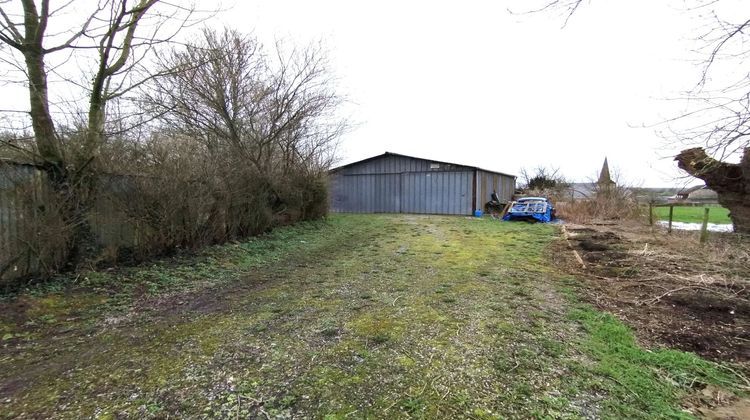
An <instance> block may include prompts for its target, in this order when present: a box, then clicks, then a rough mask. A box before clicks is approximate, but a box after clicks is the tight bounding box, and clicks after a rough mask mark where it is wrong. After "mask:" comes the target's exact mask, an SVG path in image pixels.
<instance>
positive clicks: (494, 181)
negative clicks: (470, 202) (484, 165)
mask: <svg viewBox="0 0 750 420" xmlns="http://www.w3.org/2000/svg"><path fill="white" fill-rule="evenodd" d="M515 189H516V181H515V178H513V177H510V176H505V175H501V174H496V173H493V172H487V171H483V170H481V169H478V170H477V196H476V202H475V203H474V205H475V208H478V209H484V205H485V204H486V203H487V202H488V201H490V198H491V197H492V191H495V192H496V193H497V196H498V198H499V199H500V201H501V202H503V203H507V202H509V201H510V200H511V199H512V198H513V192H514V191H515Z"/></svg>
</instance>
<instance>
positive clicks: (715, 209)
mask: <svg viewBox="0 0 750 420" xmlns="http://www.w3.org/2000/svg"><path fill="white" fill-rule="evenodd" d="M709 209H710V210H709V212H708V223H732V220H730V219H729V210H728V209H725V208H724V207H719V206H711V207H709ZM654 215H655V217H656V218H657V219H660V220H669V207H654ZM672 220H673V221H675V222H685V223H703V207H674V214H673V216H672Z"/></svg>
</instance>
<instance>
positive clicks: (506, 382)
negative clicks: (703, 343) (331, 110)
mask: <svg viewBox="0 0 750 420" xmlns="http://www.w3.org/2000/svg"><path fill="white" fill-rule="evenodd" d="M556 237H557V236H556V231H555V229H554V228H553V227H550V226H545V225H527V224H510V223H498V222H494V221H490V220H474V219H464V218H444V217H421V216H340V217H334V218H332V219H331V220H330V221H329V222H327V223H324V224H313V225H308V226H303V227H298V228H294V229H288V230H285V231H280V232H279V233H277V234H276V235H275V236H274V237H272V238H269V239H267V240H255V241H251V242H248V243H246V244H238V245H227V246H223V247H216V248H215V249H213V250H211V251H208V252H206V253H205V254H202V256H201V257H200V258H198V259H193V260H190V261H183V262H176V263H166V262H165V263H160V264H155V265H153V266H151V267H146V268H138V269H131V270H126V271H124V272H120V273H114V274H106V273H105V274H98V275H99V276H101V277H97V275H95V274H92V275H90V276H89V277H90V278H88V280H87V281H89V284H87V285H86V287H82V288H80V290H78V291H75V292H70V293H68V294H65V293H62V292H54V291H45V292H43V293H42V292H39V293H36V295H34V294H29V295H23V296H21V297H17V298H14V299H12V300H9V301H8V302H6V303H5V306H4V307H3V309H4V311H3V313H2V316H1V317H0V322H1V323H0V327H2V328H3V329H4V331H5V335H6V338H7V339H6V340H4V341H3V343H4V344H3V347H2V350H1V352H0V401H1V402H2V405H0V417H7V418H12V417H26V418H28V417H62V418H80V417H84V416H86V417H89V416H93V417H98V418H119V417H139V418H143V417H154V418H163V417H167V416H169V417H207V418H216V417H219V418H288V417H313V418H328V419H335V418H342V419H343V418H414V417H417V418H496V417H502V418H508V417H524V418H527V417H548V418H561V417H570V418H578V417H623V416H627V417H651V416H676V417H681V416H685V417H686V416H687V413H685V412H684V411H681V409H680V407H679V404H678V402H679V398H680V397H681V396H682V395H683V394H684V393H685V391H686V390H687V386H688V384H690V385H693V384H695V383H696V382H697V383H717V384H723V385H725V386H727V387H730V388H731V387H732V386H733V385H732V384H733V379H732V378H731V377H730V376H727V375H726V374H724V373H722V372H721V371H719V370H718V369H717V368H716V367H715V366H713V365H711V364H709V363H707V362H704V361H702V360H700V359H698V358H696V357H694V356H691V355H687V354H684V353H679V352H664V351H656V352H652V353H647V352H645V351H643V350H641V349H639V348H638V347H637V346H636V345H635V344H634V342H633V339H632V336H631V335H630V333H629V331H628V330H627V329H626V328H624V327H623V326H622V325H621V324H619V322H617V321H615V320H614V319H613V318H612V317H609V316H604V315H602V314H600V313H598V312H595V311H593V310H592V309H590V308H588V307H586V306H580V305H578V304H577V303H576V302H575V297H574V292H573V291H572V289H571V287H573V286H575V284H576V282H575V280H574V279H571V278H568V277H566V276H564V275H562V274H560V273H559V272H558V271H557V270H556V269H555V268H554V267H553V266H552V264H553V263H552V262H551V261H552V260H551V259H550V258H549V252H550V251H554V250H555V249H556V248H555V247H554V242H555V240H556ZM113 280H118V281H120V283H121V284H122V286H121V287H120V288H119V289H117V290H114V291H113V290H109V289H107V288H106V287H105V286H103V285H104V284H110V283H112V282H113ZM97 285H98V286H97ZM144 289H145V292H144ZM134 299H135V300H134ZM19 302H22V303H24V305H21V306H19ZM71 302H75V303H76V304H75V305H72V304H71ZM13 305H16V306H13ZM102 306H104V307H105V308H107V309H106V310H102V309H101V308H102ZM12 308H16V311H17V312H18V313H21V315H22V316H21V315H18V314H15V315H12V314H11V313H10V312H9V311H10V310H11V309H12ZM45 320H46V321H45ZM690 381H692V382H690Z"/></svg>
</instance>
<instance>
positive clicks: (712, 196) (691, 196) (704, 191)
mask: <svg viewBox="0 0 750 420" xmlns="http://www.w3.org/2000/svg"><path fill="white" fill-rule="evenodd" d="M671 201H687V202H698V203H716V202H718V201H719V195H718V194H717V193H716V191H714V190H712V189H710V188H708V187H707V186H705V185H698V186H695V187H690V188H686V189H684V190H681V191H679V192H678V193H677V194H675V196H674V197H673V198H672V200H671Z"/></svg>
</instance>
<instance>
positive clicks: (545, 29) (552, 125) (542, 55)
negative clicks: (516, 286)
mask: <svg viewBox="0 0 750 420" xmlns="http://www.w3.org/2000/svg"><path fill="white" fill-rule="evenodd" d="M523 3H524V2H522V1H515V2H512V1H511V2H508V1H464V2H458V1H408V2H405V1H378V2H367V3H364V2H352V1H343V0H342V1H334V0H330V1H322V0H321V1H305V0H253V1H241V2H237V3H235V4H233V5H232V4H227V3H225V4H224V6H225V7H227V8H228V9H229V10H227V11H226V12H224V13H222V14H221V15H220V16H219V17H218V20H219V21H220V22H222V23H224V24H227V25H230V26H232V27H235V28H238V29H240V30H243V31H252V32H254V33H255V35H257V36H258V37H259V38H261V39H262V40H265V41H266V42H273V39H274V37H276V38H283V39H285V40H291V41H294V42H298V43H306V42H314V41H315V40H323V42H324V45H325V46H326V48H327V49H328V51H329V57H330V59H331V64H332V69H333V70H334V72H335V74H336V76H337V77H338V79H339V86H340V90H341V92H342V93H343V94H345V95H346V96H347V98H348V99H349V103H348V104H347V106H346V110H345V111H346V112H347V113H348V114H349V115H350V116H351V118H352V120H353V121H354V122H356V123H357V127H356V129H355V130H353V131H352V132H350V133H348V134H347V135H346V136H345V137H344V138H343V139H342V145H341V149H340V152H341V153H340V155H341V158H342V163H346V162H351V161H354V160H358V159H362V158H366V157H369V156H371V155H374V154H379V153H382V152H384V151H386V150H387V151H392V152H398V153H404V154H413V155H418V156H425V157H428V158H433V159H437V160H448V161H457V162H463V163H470V164H475V165H478V166H482V167H487V168H490V169H495V170H498V171H504V172H511V173H518V172H519V170H520V169H521V168H524V167H525V168H529V167H535V166H537V165H545V166H556V167H560V168H561V170H562V172H563V173H564V174H565V175H567V176H568V177H569V178H571V179H574V180H584V179H585V178H587V177H590V176H592V175H593V174H594V173H595V172H596V171H597V170H598V168H599V167H600V165H601V162H602V160H603V159H604V157H605V156H608V157H609V160H610V163H611V164H612V166H614V167H615V168H617V169H619V171H620V172H621V173H622V176H623V177H625V178H626V179H627V180H628V181H630V182H633V183H642V184H643V185H646V186H665V185H672V184H675V183H678V182H684V181H680V180H677V179H676V177H678V176H679V175H680V174H679V172H678V171H677V170H676V169H675V165H674V163H673V162H672V159H671V158H670V157H669V156H670V155H673V154H674V153H675V150H676V149H675V148H674V147H672V148H664V146H665V145H664V142H663V141H661V139H660V137H659V136H658V135H657V134H656V133H655V130H654V128H637V127H641V126H642V125H643V124H654V123H658V122H660V121H663V119H665V118H667V117H670V116H673V115H674V114H675V113H676V112H678V108H675V104H674V103H673V102H670V101H665V100H664V99H665V98H673V97H675V96H679V92H681V91H683V90H686V89H688V88H690V87H691V86H692V85H694V84H695V82H696V81H697V77H698V68H697V67H696V65H695V63H693V62H691V61H690V60H691V59H694V58H695V55H691V54H690V52H689V51H690V49H692V48H694V43H693V42H692V41H691V37H693V36H695V28H696V22H695V21H693V20H691V18H690V15H688V14H685V13H683V11H682V10H681V9H680V6H681V4H682V2H679V1H674V2H670V1H653V0H606V1H605V0H601V1H593V2H591V3H589V4H587V5H586V6H585V7H584V8H582V9H581V10H580V11H579V12H578V13H577V14H576V15H575V16H574V17H573V19H572V20H571V21H570V23H569V24H568V26H567V27H565V28H564V29H563V28H561V25H562V22H563V19H562V18H561V17H560V16H558V15H555V14H537V15H534V16H528V15H526V16H518V15H512V14H511V13H509V12H508V10H507V9H508V7H515V8H516V10H522V6H523ZM634 127H636V128H634Z"/></svg>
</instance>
